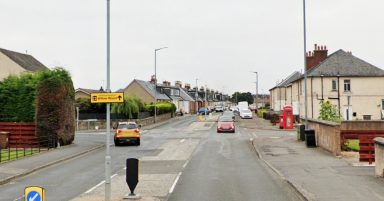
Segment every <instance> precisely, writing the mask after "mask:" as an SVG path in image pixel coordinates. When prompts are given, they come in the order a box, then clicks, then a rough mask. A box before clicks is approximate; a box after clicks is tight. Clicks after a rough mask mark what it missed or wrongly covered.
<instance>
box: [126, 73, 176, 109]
mask: <svg viewBox="0 0 384 201" xmlns="http://www.w3.org/2000/svg"><path fill="white" fill-rule="evenodd" d="M160 88H161V87H160V86H158V87H157V90H155V80H154V77H152V79H151V81H143V80H137V79H134V80H133V81H132V82H131V83H130V84H129V85H128V86H127V87H125V88H124V90H123V92H124V95H125V96H136V97H139V98H140V99H141V100H142V101H143V102H144V103H147V104H151V103H155V102H156V101H157V102H162V101H169V102H170V101H172V100H171V98H170V97H169V96H167V95H166V94H165V93H164V92H162V91H161V90H160ZM155 97H156V98H155Z"/></svg>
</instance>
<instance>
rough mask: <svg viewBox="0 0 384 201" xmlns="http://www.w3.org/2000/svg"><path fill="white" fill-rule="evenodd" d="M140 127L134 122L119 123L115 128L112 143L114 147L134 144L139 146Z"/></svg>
mask: <svg viewBox="0 0 384 201" xmlns="http://www.w3.org/2000/svg"><path fill="white" fill-rule="evenodd" d="M140 128H141V126H140V125H137V124H136V123H135V122H119V125H118V126H117V129H116V132H115V136H114V142H115V146H118V145H120V144H122V143H134V144H136V145H137V146H139V145H140V135H141V131H140Z"/></svg>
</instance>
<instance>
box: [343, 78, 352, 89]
mask: <svg viewBox="0 0 384 201" xmlns="http://www.w3.org/2000/svg"><path fill="white" fill-rule="evenodd" d="M344 91H351V80H344Z"/></svg>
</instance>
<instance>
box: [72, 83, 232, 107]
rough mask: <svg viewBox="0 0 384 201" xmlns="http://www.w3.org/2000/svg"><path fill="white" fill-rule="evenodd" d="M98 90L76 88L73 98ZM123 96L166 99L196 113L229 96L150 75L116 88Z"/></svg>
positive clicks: (150, 99)
mask: <svg viewBox="0 0 384 201" xmlns="http://www.w3.org/2000/svg"><path fill="white" fill-rule="evenodd" d="M95 92H100V90H94V89H84V88H78V89H76V94H75V98H76V99H77V98H90V94H91V93H95ZM117 92H122V93H124V96H131V97H139V98H140V99H141V100H142V101H143V102H144V103H147V104H152V103H155V102H162V101H168V102H173V103H174V104H175V105H176V111H177V112H182V113H196V112H197V110H198V108H201V107H214V106H215V105H226V104H227V102H228V101H229V96H228V95H225V94H223V93H220V92H218V91H215V90H212V89H209V88H204V87H200V88H198V87H197V86H195V87H194V88H191V85H190V84H185V85H183V84H182V82H181V81H176V82H175V83H174V85H172V84H171V82H169V81H163V82H162V83H156V81H155V77H154V76H152V77H151V79H150V80H149V81H144V80H139V79H134V80H133V81H132V82H131V83H130V84H128V86H127V87H125V88H123V89H120V90H118V91H117Z"/></svg>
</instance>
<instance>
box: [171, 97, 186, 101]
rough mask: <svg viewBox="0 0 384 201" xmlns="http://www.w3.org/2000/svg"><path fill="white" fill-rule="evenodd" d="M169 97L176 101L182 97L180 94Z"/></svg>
mask: <svg viewBox="0 0 384 201" xmlns="http://www.w3.org/2000/svg"><path fill="white" fill-rule="evenodd" d="M170 98H171V99H172V100H178V101H182V100H183V98H181V97H180V96H170Z"/></svg>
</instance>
